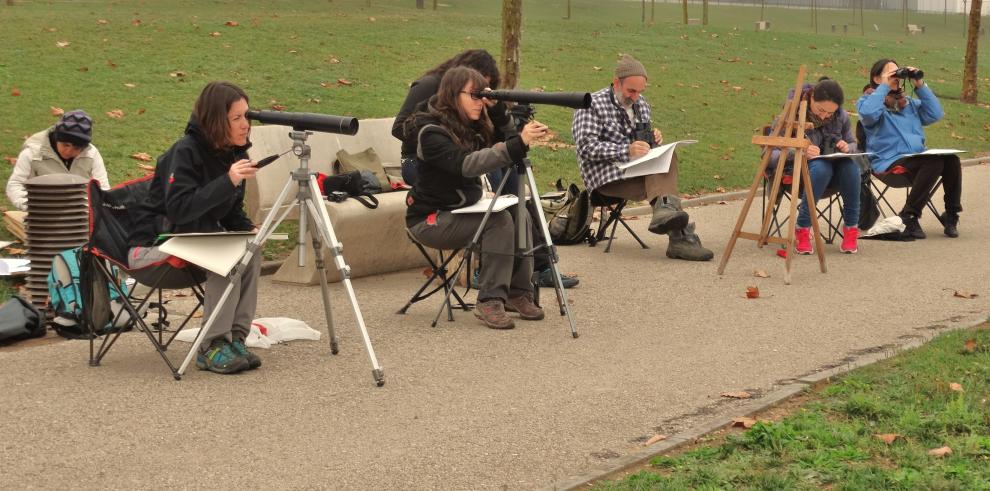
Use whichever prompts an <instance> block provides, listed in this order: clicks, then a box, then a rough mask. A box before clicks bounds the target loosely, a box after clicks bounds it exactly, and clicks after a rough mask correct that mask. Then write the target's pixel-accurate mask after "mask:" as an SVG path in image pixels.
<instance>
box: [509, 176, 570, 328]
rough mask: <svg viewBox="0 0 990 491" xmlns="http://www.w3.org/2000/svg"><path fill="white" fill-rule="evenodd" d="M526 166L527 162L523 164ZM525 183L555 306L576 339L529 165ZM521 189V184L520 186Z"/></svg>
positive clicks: (548, 229)
mask: <svg viewBox="0 0 990 491" xmlns="http://www.w3.org/2000/svg"><path fill="white" fill-rule="evenodd" d="M525 163H526V164H528V161H527V162H525ZM525 168H526V182H525V185H526V186H528V187H529V198H528V199H530V200H532V202H533V205H534V206H533V207H534V208H536V213H535V215H536V217H534V218H536V220H537V221H538V222H539V223H540V227H539V233H541V234H543V243H544V244H545V245H544V246H543V247H546V248H547V252H548V253H549V256H550V271H551V273H553V286H554V289H555V290H556V291H557V304H558V305H559V306H560V315H566V316H567V323H568V324H569V325H570V328H571V337H573V338H576V337H578V332H577V326H575V324H574V317H572V316H571V307H570V305H569V303H568V301H567V293H566V292H564V283H563V280H561V279H560V270H559V269H558V268H557V252H556V249H555V248H554V245H553V242H552V241H551V240H550V228H549V227H548V226H547V219H546V217H545V216H543V208H542V207H541V206H540V203H539V201H537V197H538V196H539V195H540V194H539V192H538V191H537V189H536V179H535V178H534V177H533V169H532V167H531V166H530V165H526V166H525ZM520 187H522V184H520ZM523 191H524V190H523V189H520V192H519V194H518V196H520V198H521V199H522V198H524V197H525V196H526V194H525V193H524V192H523ZM519 206H520V207H523V206H524V204H523V203H519Z"/></svg>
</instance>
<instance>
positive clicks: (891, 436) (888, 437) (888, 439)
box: [873, 433, 904, 445]
mask: <svg viewBox="0 0 990 491" xmlns="http://www.w3.org/2000/svg"><path fill="white" fill-rule="evenodd" d="M873 438H876V439H877V440H880V441H882V442H884V443H886V444H887V445H890V444H891V443H894V440H897V439H898V438H904V437H903V436H901V435H898V434H897V433H881V434H879V435H873Z"/></svg>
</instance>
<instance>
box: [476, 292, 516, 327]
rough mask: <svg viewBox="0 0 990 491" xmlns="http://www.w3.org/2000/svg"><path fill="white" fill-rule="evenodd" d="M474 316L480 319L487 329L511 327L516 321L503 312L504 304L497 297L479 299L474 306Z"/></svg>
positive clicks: (514, 325)
mask: <svg viewBox="0 0 990 491" xmlns="http://www.w3.org/2000/svg"><path fill="white" fill-rule="evenodd" d="M474 316H475V317H477V318H478V319H481V322H483V323H484V324H485V325H486V326H488V328H489V329H512V328H513V327H516V323H515V322H513V321H512V319H510V318H509V316H508V315H506V314H505V305H504V304H502V300H500V299H498V298H493V299H491V300H485V301H483V302H482V301H479V302H478V303H477V304H476V305H475V306H474Z"/></svg>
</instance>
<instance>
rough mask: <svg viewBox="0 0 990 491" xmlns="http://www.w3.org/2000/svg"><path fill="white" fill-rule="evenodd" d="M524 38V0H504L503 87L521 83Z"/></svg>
mask: <svg viewBox="0 0 990 491" xmlns="http://www.w3.org/2000/svg"><path fill="white" fill-rule="evenodd" d="M521 40H522V0H502V63H501V65H502V67H501V72H502V87H501V88H503V89H512V88H515V86H516V84H517V83H519V45H520V42H521Z"/></svg>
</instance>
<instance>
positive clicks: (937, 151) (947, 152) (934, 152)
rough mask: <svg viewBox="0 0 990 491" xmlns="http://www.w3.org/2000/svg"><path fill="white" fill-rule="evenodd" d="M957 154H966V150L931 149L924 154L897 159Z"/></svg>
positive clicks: (907, 154)
mask: <svg viewBox="0 0 990 491" xmlns="http://www.w3.org/2000/svg"><path fill="white" fill-rule="evenodd" d="M957 153H966V150H956V149H954V148H929V149H928V150H925V151H924V152H919V153H906V154H904V155H899V156H898V157H897V160H900V159H906V158H908V157H917V156H919V155H955V154H957Z"/></svg>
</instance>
